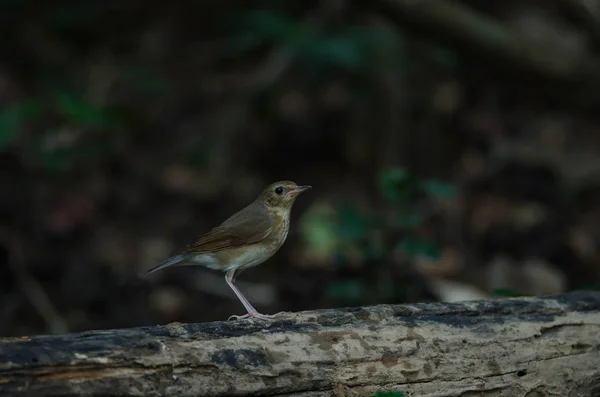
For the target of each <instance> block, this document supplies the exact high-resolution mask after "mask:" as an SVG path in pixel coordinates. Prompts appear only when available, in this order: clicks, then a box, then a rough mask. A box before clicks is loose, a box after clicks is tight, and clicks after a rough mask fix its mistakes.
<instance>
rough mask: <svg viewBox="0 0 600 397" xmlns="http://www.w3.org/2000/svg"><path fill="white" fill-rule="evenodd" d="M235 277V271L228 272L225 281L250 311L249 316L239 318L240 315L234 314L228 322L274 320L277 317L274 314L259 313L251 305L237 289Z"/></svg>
mask: <svg viewBox="0 0 600 397" xmlns="http://www.w3.org/2000/svg"><path fill="white" fill-rule="evenodd" d="M234 277H235V269H231V270H228V271H227V273H225V281H226V282H227V285H229V286H230V287H231V289H232V290H233V292H235V295H236V296H237V297H238V299H239V300H240V302H242V305H244V307H245V308H246V310H247V311H248V314H244V315H243V316H238V315H235V314H234V315H232V316H230V317H229V319H228V320H231V319H234V320H241V319H243V318H248V317H256V318H264V319H267V318H273V317H275V316H276V315H274V314H262V313H259V312H258V310H256V309H255V308H254V307H253V306H252V305H251V304H250V302H248V299H246V297H245V296H244V295H243V294H242V292H241V291H240V290H239V289H237V287H236V286H235V284H234V283H233V281H234Z"/></svg>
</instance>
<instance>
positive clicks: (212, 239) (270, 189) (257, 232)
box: [146, 181, 311, 319]
mask: <svg viewBox="0 0 600 397" xmlns="http://www.w3.org/2000/svg"><path fill="white" fill-rule="evenodd" d="M310 188H311V186H298V185H296V184H295V183H294V182H291V181H281V182H276V183H273V184H271V185H269V186H267V187H266V188H265V189H264V190H263V191H262V192H261V193H260V195H259V196H258V197H257V198H256V199H255V200H254V201H253V202H252V203H250V204H249V205H248V206H246V207H245V208H243V209H242V210H240V211H239V212H237V213H235V214H233V215H232V216H231V217H229V218H228V219H227V220H225V221H224V222H223V223H221V224H220V225H219V226H217V227H215V228H213V229H212V230H210V231H209V232H207V233H206V234H204V235H202V236H200V238H198V239H197V240H196V241H195V242H194V243H193V244H190V245H188V246H187V247H186V248H185V249H183V250H182V251H179V252H176V253H175V254H173V256H171V257H170V258H168V259H167V260H166V261H164V262H163V263H161V264H160V265H158V266H156V267H154V268H152V269H150V270H149V271H148V272H147V273H146V275H147V274H150V273H153V272H156V271H158V270H161V269H164V268H166V267H170V266H184V265H201V266H205V267H208V268H210V269H217V270H221V271H224V272H226V273H225V281H226V282H227V284H228V285H229V286H230V287H231V289H232V290H233V292H235V294H236V296H237V297H238V299H239V300H240V301H241V302H242V304H243V305H244V307H245V308H246V310H247V311H248V314H245V315H243V316H237V315H233V316H231V317H229V319H231V318H234V319H242V318H247V317H256V318H265V319H266V318H273V317H275V316H276V315H269V314H261V313H259V312H258V311H257V310H256V309H255V308H254V307H253V306H252V305H251V304H250V302H248V299H246V297H245V296H244V295H242V293H241V292H240V290H238V289H237V287H236V286H235V284H234V281H235V276H236V271H237V272H238V274H239V273H240V272H241V271H242V270H244V269H248V268H250V267H252V266H256V265H259V264H261V263H263V262H264V261H266V260H267V259H269V258H270V257H271V256H273V254H275V252H277V250H279V248H280V247H281V246H282V245H283V243H284V242H285V239H286V238H287V235H288V231H289V228H290V213H291V210H292V205H293V204H294V201H296V197H298V195H299V194H300V193H302V192H304V191H305V190H307V189H310Z"/></svg>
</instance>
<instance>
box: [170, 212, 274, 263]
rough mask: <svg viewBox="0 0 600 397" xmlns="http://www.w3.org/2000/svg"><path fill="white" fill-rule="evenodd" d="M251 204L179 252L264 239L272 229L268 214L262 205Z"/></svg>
mask: <svg viewBox="0 0 600 397" xmlns="http://www.w3.org/2000/svg"><path fill="white" fill-rule="evenodd" d="M253 204H254V203H253ZM253 204H251V205H249V206H248V207H246V208H244V209H243V210H241V211H240V212H238V213H236V214H234V215H232V216H231V217H230V218H228V219H227V220H226V221H224V222H223V223H222V224H221V225H219V226H217V227H215V228H213V229H211V230H210V231H209V232H207V233H205V234H203V235H202V236H200V237H199V238H198V239H197V240H196V241H194V242H193V243H192V244H190V245H188V246H187V247H186V248H185V249H184V250H183V251H181V252H180V253H181V254H186V253H188V254H189V253H208V252H216V251H221V250H224V249H227V248H231V247H240V246H243V245H248V244H254V243H258V242H260V241H262V240H264V239H265V238H266V237H267V236H269V234H271V230H272V229H271V222H270V221H269V215H268V213H267V211H266V210H265V209H264V207H262V206H259V205H253Z"/></svg>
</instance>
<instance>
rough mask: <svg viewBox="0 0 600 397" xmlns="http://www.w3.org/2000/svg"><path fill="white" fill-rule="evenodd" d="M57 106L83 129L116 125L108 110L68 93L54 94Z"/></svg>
mask: <svg viewBox="0 0 600 397" xmlns="http://www.w3.org/2000/svg"><path fill="white" fill-rule="evenodd" d="M54 99H55V104H56V106H57V108H58V109H59V111H60V112H62V113H63V115H64V116H65V117H67V118H68V120H69V121H70V122H72V123H74V124H76V125H79V126H81V127H96V128H107V127H113V126H114V125H115V119H114V117H113V116H112V115H111V114H110V112H108V111H107V110H105V109H103V108H101V107H99V106H96V105H94V104H92V103H89V102H87V101H85V100H82V99H79V98H77V97H76V96H75V95H72V94H70V93H67V92H56V93H55V94H54Z"/></svg>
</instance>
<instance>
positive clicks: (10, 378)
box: [0, 292, 600, 397]
mask: <svg viewBox="0 0 600 397" xmlns="http://www.w3.org/2000/svg"><path fill="white" fill-rule="evenodd" d="M599 311H600V293H595V292H575V293H570V294H565V295H557V296H549V297H540V298H522V299H506V300H505V299H498V300H485V301H473V302H464V303H428V304H410V305H379V306H373V307H362V308H348V309H340V310H319V311H313V312H302V313H297V314H286V315H282V317H281V318H277V319H276V320H273V321H259V320H243V321H232V322H214V323H203V324H170V325H167V326H158V327H146V328H133V329H122V330H109V331H93V332H84V333H80V334H70V335H62V336H33V337H27V338H11V339H0V389H2V391H3V392H4V394H3V395H11V396H25V395H28V396H29V395H44V396H58V395H60V396H75V395H77V396H82V395H85V396H242V395H243V396H247V395H261V396H262V395H268V396H303V397H308V396H311V397H317V396H318V397H325V396H370V395H372V394H373V393H374V392H376V391H390V390H391V391H400V392H404V393H405V394H407V393H412V394H410V395H413V396H459V395H463V396H464V395H466V394H467V393H469V394H473V395H475V394H477V395H485V393H488V392H492V391H493V393H494V394H493V395H497V396H524V395H533V394H535V395H561V396H567V395H579V396H589V395H594V392H596V393H597V392H598V391H600V366H598V363H599V362H600V338H598V335H600V312H599ZM480 393H481V394H480Z"/></svg>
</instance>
